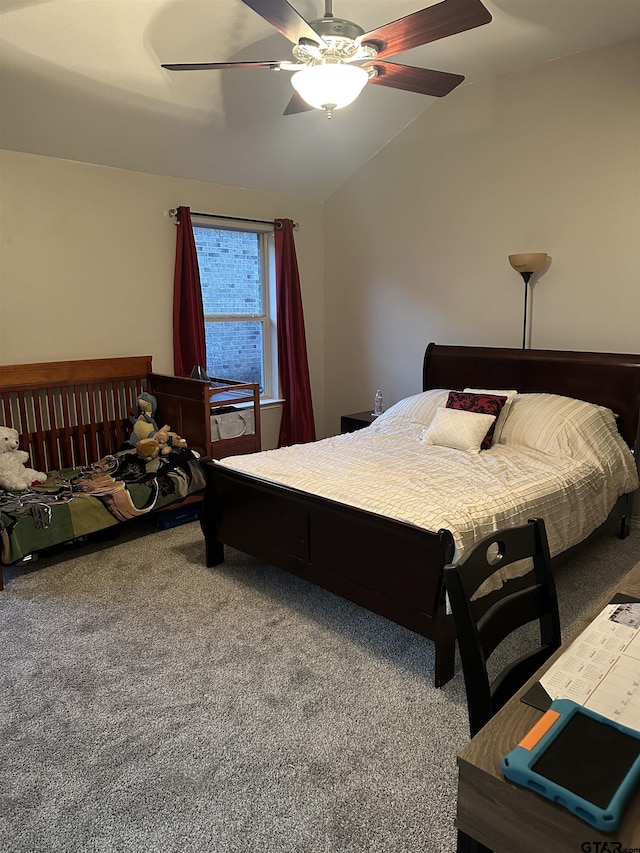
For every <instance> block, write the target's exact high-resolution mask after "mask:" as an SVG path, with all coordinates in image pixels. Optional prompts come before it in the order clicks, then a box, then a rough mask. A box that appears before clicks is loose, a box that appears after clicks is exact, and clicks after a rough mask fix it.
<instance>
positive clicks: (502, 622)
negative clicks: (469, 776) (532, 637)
mask: <svg viewBox="0 0 640 853" xmlns="http://www.w3.org/2000/svg"><path fill="white" fill-rule="evenodd" d="M523 559H529V560H531V559H532V560H533V566H532V568H531V570H530V571H529V572H527V574H526V575H525V576H524V577H521V578H518V579H517V580H516V581H508V582H507V583H505V584H503V585H502V586H501V588H500V589H499V590H498V591H495V592H491V593H489V594H488V595H482V596H478V597H475V598H474V595H475V593H476V592H477V591H478V590H479V589H480V587H481V586H482V584H483V583H484V582H485V581H486V580H487V579H488V578H490V577H491V576H492V575H493V574H494V573H495V572H497V571H498V570H500V569H503V568H504V567H505V566H507V565H510V564H512V563H515V562H517V561H519V560H523ZM444 581H445V585H446V589H447V593H448V595H449V602H450V604H451V610H452V613H453V620H454V623H455V626H456V634H457V638H458V647H459V649H460V658H461V661H462V670H463V674H464V681H465V687H466V692H467V705H468V709H469V727H470V729H471V736H472V737H473V736H474V735H475V734H476V733H477V732H478V731H479V730H480V729H481V728H482V726H484V725H485V723H486V722H487V721H488V720H489V719H490V718H491V717H492V716H493V715H494V714H495V713H496V712H497V711H498V710H499V709H500V708H501V707H502V706H503V705H504V704H505V702H506V701H507V700H508V699H510V698H511V696H513V694H514V693H515V692H516V691H517V690H518V689H519V688H520V687H522V685H523V684H524V683H525V682H526V681H527V679H528V678H529V677H530V676H531V675H533V673H534V672H535V671H536V670H537V669H538V667H540V666H541V665H542V664H543V663H544V662H545V661H546V660H547V658H549V657H550V655H551V654H552V653H553V652H554V651H555V650H556V649H557V648H558V647H559V646H560V643H561V637H560V617H559V614H558V600H557V597H556V588H555V583H554V580H553V572H552V570H551V557H550V554H549V545H548V542H547V535H546V530H545V526H544V521H543V519H531V520H530V521H529V522H528V524H524V525H522V526H520V527H512V528H507V529H504V530H499V531H496V532H495V533H492V534H490V535H489V536H486V537H484V538H483V539H482V540H480V541H479V542H477V543H476V544H475V545H474V546H473V547H472V548H471V549H470V550H469V551H467V552H466V553H465V554H464V555H463V557H462V558H461V559H460V561H459V562H458V563H457V564H456V565H449V566H446V567H445V570H444ZM512 587H515V589H512ZM535 620H537V621H538V623H539V628H540V642H539V644H536V645H535V647H534V648H532V649H531V650H530V651H528V652H527V653H525V654H523V655H521V656H519V657H518V658H517V659H516V660H514V661H512V662H511V663H509V664H508V665H506V666H505V667H503V668H502V669H501V670H500V672H499V673H498V674H497V675H494V676H493V677H491V676H490V674H489V671H488V670H487V661H488V659H489V657H490V655H491V654H492V652H494V651H495V649H496V648H497V647H498V646H499V645H500V643H501V642H502V641H503V640H504V639H505V638H506V637H508V636H509V635H510V634H512V633H513V632H514V631H516V630H517V629H518V628H521V627H522V626H524V625H527V624H529V623H530V622H533V621H535Z"/></svg>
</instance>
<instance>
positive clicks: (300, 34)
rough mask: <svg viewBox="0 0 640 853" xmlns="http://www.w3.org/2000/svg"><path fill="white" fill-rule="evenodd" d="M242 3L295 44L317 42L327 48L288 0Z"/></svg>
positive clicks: (248, 1) (258, 0)
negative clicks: (303, 41) (302, 41)
mask: <svg viewBox="0 0 640 853" xmlns="http://www.w3.org/2000/svg"><path fill="white" fill-rule="evenodd" d="M242 2H243V3H244V4H245V6H249V8H251V9H253V11H254V12H257V13H258V14H259V15H260V16H261V17H262V18H264V19H265V21H268V22H269V23H270V24H271V25H272V26H274V27H275V28H276V29H277V30H279V31H280V32H281V33H282V35H283V36H286V37H287V38H288V39H289V41H291V42H293V43H294V44H298V42H300V41H301V40H306V41H312V42H315V43H316V44H318V45H320V46H321V47H327V45H326V44H325V42H324V39H323V38H322V36H319V35H318V33H317V32H316V31H315V30H314V29H313V27H312V26H311V24H309V23H307V21H305V19H304V18H303V17H302V15H301V14H300V13H299V12H296V10H295V9H294V8H293V6H292V5H291V4H290V3H288V2H287V0H242Z"/></svg>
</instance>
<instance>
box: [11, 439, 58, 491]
mask: <svg viewBox="0 0 640 853" xmlns="http://www.w3.org/2000/svg"><path fill="white" fill-rule="evenodd" d="M19 443H20V434H19V433H18V431H17V430H15V429H11V427H5V426H0V488H2V489H9V490H10V491H13V492H23V491H24V490H25V489H28V488H29V486H31V485H32V483H35V482H38V483H44V481H45V480H46V479H47V475H46V474H44V473H43V472H42V471H34V469H33V468H25V467H24V463H25V462H28V461H29V454H28V453H27V452H26V451H25V450H18V444H19Z"/></svg>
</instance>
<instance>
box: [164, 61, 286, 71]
mask: <svg viewBox="0 0 640 853" xmlns="http://www.w3.org/2000/svg"><path fill="white" fill-rule="evenodd" d="M161 67H162V68H167V69H168V70H169V71H216V70H217V71H224V70H226V69H228V68H270V69H271V70H272V71H277V70H278V69H279V68H280V62H276V61H273V62H269V61H265V62H179V63H177V64H170V65H162V66H161Z"/></svg>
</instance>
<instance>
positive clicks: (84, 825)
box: [0, 523, 640, 853]
mask: <svg viewBox="0 0 640 853" xmlns="http://www.w3.org/2000/svg"><path fill="white" fill-rule="evenodd" d="M144 532H145V531H144V530H143V529H142V528H138V529H137V530H136V529H135V528H133V527H132V528H131V529H130V532H129V533H128V534H127V536H126V538H125V539H119V540H118V541H116V542H115V543H111V544H109V545H108V546H99V547H94V548H88V549H83V550H80V551H71V552H69V554H67V555H63V556H58V557H50V558H46V559H41V560H39V561H38V562H36V563H35V564H34V565H33V568H32V569H28V570H27V569H25V568H22V569H11V570H8V571H7V572H6V576H7V577H6V580H7V587H6V589H5V591H4V593H0V649H1V653H2V667H1V673H0V682H1V684H0V687H1V692H0V758H1V761H2V765H1V768H0V800H1V809H0V847H1V849H2V850H3V851H6V853H10V852H11V853H14V851H15V853H18V851H19V853H26V851H29V853H32V852H33V851H99V853H103V851H104V853H107V851H109V853H111V851H118V853H129V851H136V853H138V851H162V853H168V851H181V853H189V851H199V853H200V851H212V853H245V851H246V853H249V851H251V853H363V851H367V852H368V853H423V851H424V853H432V851H433V853H436V851H447V852H448V851H454V850H455V829H454V817H455V800H456V763H455V756H456V752H457V751H458V750H459V748H460V747H461V746H462V745H463V744H464V743H465V742H466V740H467V737H468V728H467V718H466V707H465V700H464V688H463V682H462V676H461V673H460V671H459V667H458V670H457V674H456V677H455V678H454V679H453V681H451V682H450V683H449V684H448V685H446V686H445V687H444V688H443V689H441V690H436V689H435V688H434V687H433V686H432V685H433V649H432V645H431V643H430V642H429V641H428V640H424V639H423V638H421V637H419V636H417V635H415V634H413V633H412V632H410V631H407V630H405V629H403V628H400V627H398V626H395V625H393V624H392V623H390V622H388V621H386V620H385V619H382V618H380V617H377V616H375V615H373V614H370V613H368V612H366V611H365V610H362V609H361V608H358V607H356V606H355V605H352V604H350V603H348V602H346V601H343V600H342V599H340V598H338V597H336V596H334V595H332V594H330V593H327V592H324V591H323V590H319V589H317V588H315V587H313V586H311V585H309V584H308V583H306V582H304V581H301V580H299V579H297V578H295V577H293V576H291V575H289V574H287V573H285V572H282V571H279V570H277V569H274V568H271V567H268V566H264V565H261V564H259V563H258V562H257V561H255V560H253V559H251V558H249V557H246V556H244V555H242V554H239V553H238V552H234V551H231V552H230V554H229V556H228V559H227V562H226V563H225V564H224V565H223V566H221V567H217V568H216V569H207V568H206V567H205V566H204V548H203V541H202V537H201V533H200V529H199V526H198V524H197V523H192V524H188V525H185V526H183V527H179V528H175V529H173V530H168V531H164V532H155V531H154V532H153V533H152V534H151V535H143V534H144ZM639 559H640V531H639V530H637V529H636V530H634V531H633V532H632V535H631V537H630V538H629V539H627V540H625V541H624V542H621V541H618V540H616V539H614V538H605V539H600V540H597V541H596V542H595V543H594V544H592V545H590V546H589V547H588V548H587V549H586V550H583V551H582V552H581V554H580V555H579V556H576V557H574V558H573V559H572V560H571V561H570V562H569V563H568V564H566V565H565V566H563V567H562V568H561V569H560V570H559V572H558V593H559V600H560V606H561V612H562V622H563V628H564V631H565V636H566V634H567V633H568V632H569V631H570V630H571V625H572V624H573V623H574V622H575V620H576V619H577V618H579V617H580V616H581V615H582V614H584V613H585V612H587V613H588V612H589V610H590V609H591V608H592V606H593V604H594V603H595V602H597V601H598V600H599V599H600V598H602V597H603V596H604V595H605V594H606V592H607V591H608V590H609V589H610V588H611V587H612V586H613V585H615V583H616V582H617V581H618V580H619V579H620V578H621V577H622V576H623V575H624V574H625V573H626V572H627V571H629V570H630V569H631V568H632V567H633V565H635V563H636V562H637V561H638V560H639Z"/></svg>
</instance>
